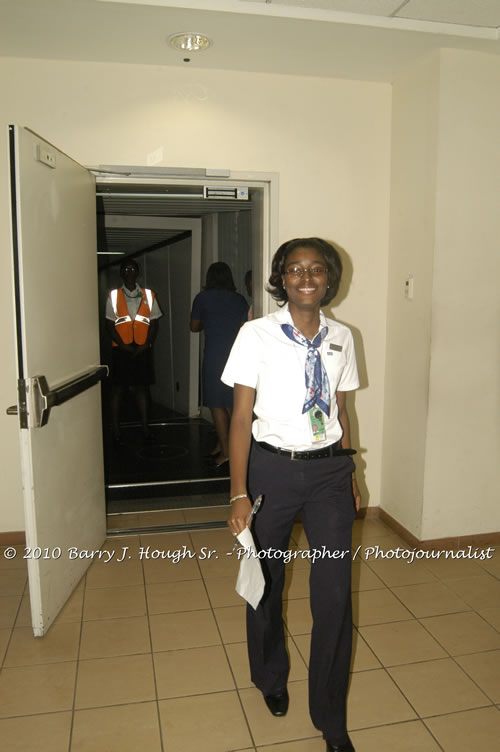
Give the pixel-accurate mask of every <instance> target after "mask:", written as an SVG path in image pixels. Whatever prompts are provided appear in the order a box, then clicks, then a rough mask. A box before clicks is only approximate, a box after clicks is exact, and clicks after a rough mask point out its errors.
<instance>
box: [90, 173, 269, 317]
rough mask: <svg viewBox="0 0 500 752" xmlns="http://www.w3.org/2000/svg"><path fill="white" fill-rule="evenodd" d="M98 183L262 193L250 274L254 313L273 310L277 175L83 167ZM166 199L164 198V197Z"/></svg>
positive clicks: (262, 313) (257, 314)
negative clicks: (268, 290)
mask: <svg viewBox="0 0 500 752" xmlns="http://www.w3.org/2000/svg"><path fill="white" fill-rule="evenodd" d="M87 169H88V170H89V171H90V172H92V173H93V174H94V175H95V177H96V181H97V182H98V183H99V184H103V183H104V184H106V185H116V186H117V187H119V186H120V185H124V184H127V185H130V184H135V185H138V186H140V185H178V184H179V182H182V184H183V185H198V186H201V185H207V184H208V185H217V184H221V185H224V186H225V187H232V188H233V187H234V188H238V187H240V186H241V185H245V186H248V187H249V188H261V189H262V190H263V205H262V253H261V254H260V256H259V255H253V256H252V269H253V272H254V276H253V280H254V284H253V290H254V312H255V314H256V316H265V315H266V314H268V313H271V311H274V310H275V309H276V305H275V303H274V301H273V300H272V299H271V298H270V296H269V295H264V293H265V284H266V282H267V278H268V275H269V271H270V267H271V259H272V257H273V255H274V252H275V251H276V249H277V248H278V237H279V173H277V172H253V171H240V170H206V169H203V168H200V169H191V168H189V169H186V168H174V167H165V168H161V167H156V168H150V167H149V168H147V167H137V166H130V165H99V166H87ZM166 198H168V196H166Z"/></svg>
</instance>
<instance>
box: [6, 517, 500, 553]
mask: <svg viewBox="0 0 500 752" xmlns="http://www.w3.org/2000/svg"><path fill="white" fill-rule="evenodd" d="M357 517H358V519H367V520H376V519H378V520H380V521H381V522H384V523H385V524H386V525H387V527H390V528H391V530H394V532H395V533H397V534H398V535H399V536H400V538H402V539H403V540H404V541H406V543H408V544H409V545H410V546H411V547H412V548H421V549H423V550H425V551H428V550H431V549H437V548H443V549H450V548H451V549H454V548H466V547H467V546H494V545H500V532H498V533H476V534H475V535H459V536H455V537H450V538H432V539H429V540H419V539H418V538H417V537H416V536H415V535H413V533H410V531H409V530H407V529H406V528H405V527H404V526H403V525H401V523H399V522H398V521H397V520H395V519H394V517H391V515H390V514H389V513H388V512H386V511H385V509H382V508H381V507H363V508H362V509H360V510H359V512H358V514H357ZM25 543H26V536H25V533H24V530H13V531H12V532H9V533H0V546H24V545H25Z"/></svg>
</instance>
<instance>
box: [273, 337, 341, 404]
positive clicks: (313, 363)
mask: <svg viewBox="0 0 500 752" xmlns="http://www.w3.org/2000/svg"><path fill="white" fill-rule="evenodd" d="M281 328H282V329H283V332H284V333H285V334H286V336H287V337H288V339H291V340H292V342H296V343H297V344H298V345H302V346H303V347H307V356H306V371H305V376H306V397H305V400H304V406H303V407H302V413H306V412H307V411H308V410H310V409H311V407H313V406H314V405H317V406H318V407H319V408H321V410H323V412H324V413H325V415H328V417H330V384H329V381H328V375H327V373H326V369H325V366H324V365H323V361H322V360H321V354H320V351H319V350H318V348H319V347H321V343H322V341H323V340H324V338H325V337H326V335H327V334H328V327H327V326H324V327H323V329H322V330H321V331H320V332H319V333H318V334H317V335H316V336H315V338H314V339H313V341H312V342H311V341H310V340H308V339H307V337H304V335H303V334H302V333H301V332H299V330H298V329H296V328H295V327H294V326H292V325H291V324H281Z"/></svg>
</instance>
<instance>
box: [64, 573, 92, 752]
mask: <svg viewBox="0 0 500 752" xmlns="http://www.w3.org/2000/svg"><path fill="white" fill-rule="evenodd" d="M87 574H88V568H87V569H86V571H85V574H84V575H83V594H82V608H81V612H80V633H79V635H78V648H77V651H76V670H75V681H74V687H73V703H72V707H71V722H70V728H69V736H68V752H71V747H72V746H73V732H74V728H75V713H76V693H77V688H78V677H79V674H80V650H81V647H82V637H83V625H84V621H83V614H84V610H85V599H86V596H87ZM73 592H74V591H73Z"/></svg>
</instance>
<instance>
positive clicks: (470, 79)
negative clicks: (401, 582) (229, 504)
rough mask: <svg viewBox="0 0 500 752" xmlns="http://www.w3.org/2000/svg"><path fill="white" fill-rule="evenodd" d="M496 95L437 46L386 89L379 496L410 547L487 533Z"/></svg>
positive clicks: (497, 192) (487, 63)
mask: <svg viewBox="0 0 500 752" xmlns="http://www.w3.org/2000/svg"><path fill="white" fill-rule="evenodd" d="M499 87H500V62H499V61H498V58H496V57H494V56H489V55H484V54H480V53H474V52H458V51H452V50H442V51H441V52H440V53H439V54H438V55H436V56H434V57H432V58H429V59H427V60H425V61H421V62H420V64H419V65H418V66H416V67H415V68H414V69H412V71H410V72H407V73H406V74H405V75H404V76H402V77H401V78H400V79H399V80H398V81H397V82H396V83H395V85H394V89H393V119H392V124H393V130H392V176H391V241H390V261H389V268H390V273H389V294H388V324H387V361H386V362H387V369H386V384H385V405H386V408H385V415H384V445H383V447H384V449H383V480H382V498H383V506H384V508H385V509H387V511H388V512H389V513H390V514H391V515H393V516H394V517H395V518H396V519H398V520H399V521H400V522H401V523H402V524H403V525H404V526H405V527H407V528H408V529H409V530H410V531H411V532H413V533H414V534H415V535H416V536H417V537H418V538H421V539H432V538H440V537H448V536H459V535H470V534H475V533H486V532H495V531H498V530H500V509H499V505H498V487H497V480H496V474H497V472H496V467H497V464H498V457H499V456H500V433H499V431H498V425H499V421H500V415H499V399H498V392H499V381H500V379H499V376H500V374H499V363H500V358H499V354H500V349H499V347H500V295H499V293H498V279H499V276H500V254H499V253H498V239H499V237H500V232H499V230H500V221H499V212H498V204H499V198H500V178H499V175H500V151H499V149H498V134H499V132H500V101H499V99H498V91H499ZM408 273H413V274H414V277H415V298H414V300H413V301H412V302H409V301H407V300H405V299H404V296H403V284H404V279H405V276H406V275H407V274H408Z"/></svg>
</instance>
